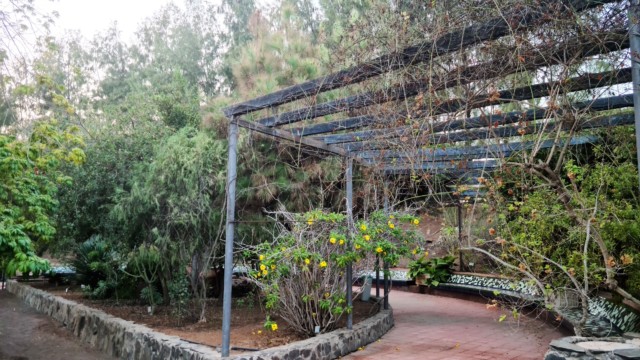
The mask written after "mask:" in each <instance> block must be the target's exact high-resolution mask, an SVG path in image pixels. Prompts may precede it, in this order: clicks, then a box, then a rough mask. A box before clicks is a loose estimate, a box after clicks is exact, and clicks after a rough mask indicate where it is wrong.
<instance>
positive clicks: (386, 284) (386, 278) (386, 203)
mask: <svg viewBox="0 0 640 360" xmlns="http://www.w3.org/2000/svg"><path fill="white" fill-rule="evenodd" d="M389 211H390V210H389V182H388V181H387V179H386V178H385V179H384V214H385V215H387V216H389ZM383 266H384V286H383V287H384V309H385V310H388V309H389V275H388V274H389V264H387V262H386V261H383ZM376 271H379V270H376ZM376 275H377V277H378V279H380V274H379V273H378V274H376Z"/></svg>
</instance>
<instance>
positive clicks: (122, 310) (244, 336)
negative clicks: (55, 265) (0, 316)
mask: <svg viewBox="0 0 640 360" xmlns="http://www.w3.org/2000/svg"><path fill="white" fill-rule="evenodd" d="M30 285H31V286H33V287H35V288H38V289H41V290H45V291H47V292H49V293H51V294H53V295H56V296H60V297H63V298H65V299H68V300H72V301H75V302H78V303H81V304H84V305H86V306H89V307H92V308H94V309H99V310H102V311H104V312H106V313H108V314H110V315H113V316H116V317H119V318H122V319H125V320H129V321H133V322H135V323H138V324H143V325H146V326H148V327H150V328H152V329H154V330H156V331H159V332H162V333H165V334H167V335H173V336H178V337H180V338H181V339H183V340H186V341H190V342H195V343H199V344H204V345H209V346H212V347H218V346H220V344H221V342H222V330H221V328H222V299H221V298H220V299H209V300H207V311H206V314H207V322H205V323H202V322H198V321H197V319H195V318H191V319H185V320H183V321H180V320H179V319H178V318H177V317H176V316H175V315H173V314H172V308H171V307H170V306H166V305H160V306H158V307H156V309H155V311H154V314H153V315H150V314H149V313H148V312H147V305H143V304H140V303H139V302H137V301H131V300H120V301H116V300H112V299H110V300H91V299H87V298H85V297H83V294H82V291H81V289H80V288H79V287H65V286H55V285H53V284H49V283H46V282H42V283H40V282H36V283H31V284H30ZM353 304H354V313H353V322H354V324H357V323H358V322H360V321H362V320H364V319H367V318H369V317H371V316H373V315H375V314H376V313H377V312H378V309H379V307H378V304H376V303H373V302H362V301H359V300H355V301H354V303H353ZM231 316H232V320H231V346H232V348H236V349H237V350H240V351H243V350H259V349H265V348H270V347H274V346H280V345H284V344H288V343H290V342H294V341H298V340H303V337H301V336H299V335H298V334H296V333H295V332H293V330H292V329H291V328H290V327H289V326H288V325H287V324H286V323H285V322H283V321H278V320H279V319H274V320H275V321H278V330H277V331H271V330H266V329H265V328H264V327H263V324H264V322H265V317H266V314H265V312H264V309H263V307H262V306H261V305H260V303H259V300H257V299H253V298H251V297H249V296H247V297H243V298H234V299H233V305H232V310H231ZM345 322H346V316H344V317H343V319H342V323H341V324H340V326H345Z"/></svg>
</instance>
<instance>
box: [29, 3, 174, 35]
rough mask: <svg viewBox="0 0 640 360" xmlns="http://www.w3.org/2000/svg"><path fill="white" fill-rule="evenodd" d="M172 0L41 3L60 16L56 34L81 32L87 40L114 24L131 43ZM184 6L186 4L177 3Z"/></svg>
mask: <svg viewBox="0 0 640 360" xmlns="http://www.w3.org/2000/svg"><path fill="white" fill-rule="evenodd" d="M170 2H171V0H53V1H51V0H37V2H36V8H37V9H41V11H42V12H48V11H52V10H55V11H57V12H58V13H59V17H58V19H57V20H56V25H55V27H54V28H53V35H62V34H64V32H65V31H66V30H80V32H81V33H82V34H83V36H84V37H85V38H87V39H90V38H92V37H93V35H94V34H96V33H98V32H100V31H102V30H105V29H107V28H108V27H109V26H110V25H111V24H112V23H113V22H114V21H117V23H118V29H120V31H121V32H122V37H123V39H125V40H130V39H131V37H132V36H133V33H134V32H135V30H136V29H137V28H138V24H139V23H140V22H142V20H144V19H145V18H147V17H149V16H151V15H153V14H154V13H155V12H157V11H158V10H160V8H162V6H164V5H166V4H168V3H170ZM175 3H176V4H179V5H181V4H182V1H180V0H178V1H175Z"/></svg>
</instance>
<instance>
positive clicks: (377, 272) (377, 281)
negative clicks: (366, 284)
mask: <svg viewBox="0 0 640 360" xmlns="http://www.w3.org/2000/svg"><path fill="white" fill-rule="evenodd" d="M376 297H377V298H378V299H379V298H380V256H378V255H377V254H376Z"/></svg>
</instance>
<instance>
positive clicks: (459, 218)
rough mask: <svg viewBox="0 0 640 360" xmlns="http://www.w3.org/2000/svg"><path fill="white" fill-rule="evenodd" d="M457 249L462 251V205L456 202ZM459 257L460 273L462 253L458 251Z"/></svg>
mask: <svg viewBox="0 0 640 360" xmlns="http://www.w3.org/2000/svg"><path fill="white" fill-rule="evenodd" d="M457 210H458V248H459V249H462V247H463V246H462V203H461V202H460V200H458V209H457ZM458 253H459V257H460V271H463V269H462V267H463V266H464V264H463V263H462V251H461V250H458Z"/></svg>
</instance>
